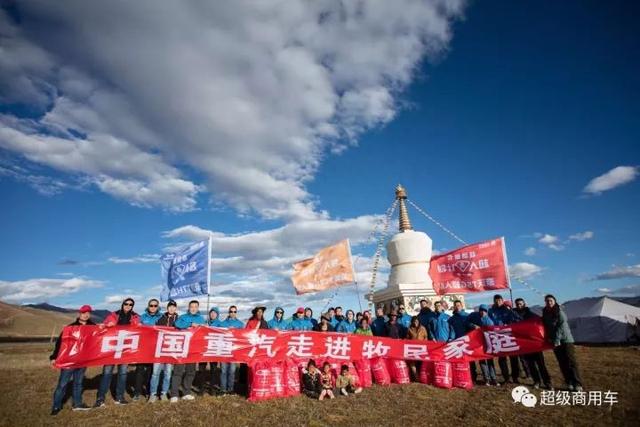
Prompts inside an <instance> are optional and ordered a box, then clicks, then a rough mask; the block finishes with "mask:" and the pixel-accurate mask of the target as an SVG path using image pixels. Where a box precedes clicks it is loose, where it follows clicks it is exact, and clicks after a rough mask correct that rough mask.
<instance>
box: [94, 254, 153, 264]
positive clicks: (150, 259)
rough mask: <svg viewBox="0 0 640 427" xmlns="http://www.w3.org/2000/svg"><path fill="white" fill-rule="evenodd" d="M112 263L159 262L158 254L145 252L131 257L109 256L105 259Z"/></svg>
mask: <svg viewBox="0 0 640 427" xmlns="http://www.w3.org/2000/svg"><path fill="white" fill-rule="evenodd" d="M107 261H109V262H110V263H112V264H145V263H150V262H155V263H159V262H160V255H157V254H145V255H140V256H136V257H131V258H121V257H110V258H108V259H107Z"/></svg>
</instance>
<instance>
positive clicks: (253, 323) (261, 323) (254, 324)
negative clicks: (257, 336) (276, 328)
mask: <svg viewBox="0 0 640 427" xmlns="http://www.w3.org/2000/svg"><path fill="white" fill-rule="evenodd" d="M266 309H267V307H255V308H254V309H253V310H251V318H250V319H249V320H247V324H246V326H245V328H246V329H269V325H267V321H266V320H264V317H263V315H264V312H265V310H266Z"/></svg>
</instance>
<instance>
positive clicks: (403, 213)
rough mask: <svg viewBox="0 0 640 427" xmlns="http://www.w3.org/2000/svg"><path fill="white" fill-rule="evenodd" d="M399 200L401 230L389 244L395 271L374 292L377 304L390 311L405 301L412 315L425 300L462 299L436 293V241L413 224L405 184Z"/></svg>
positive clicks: (397, 194) (390, 257) (388, 255)
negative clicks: (432, 264)
mask: <svg viewBox="0 0 640 427" xmlns="http://www.w3.org/2000/svg"><path fill="white" fill-rule="evenodd" d="M396 199H397V200H398V204H399V218H398V219H399V227H398V228H399V232H398V233H397V234H395V235H394V236H393V237H392V238H391V239H390V240H389V243H387V259H388V260H389V264H391V272H390V274H389V280H388V282H387V287H386V288H385V289H381V290H378V291H375V292H374V293H373V294H372V300H373V303H374V305H375V306H376V307H379V306H380V305H384V307H385V312H388V310H389V309H390V308H391V307H392V306H394V305H398V304H404V306H405V308H406V309H407V312H408V313H409V314H415V313H416V312H417V311H418V310H419V306H420V300H421V299H427V300H431V301H435V300H441V299H444V300H446V301H447V302H449V303H450V302H451V301H452V300H453V299H456V298H458V299H462V298H461V295H447V296H444V297H439V296H437V295H436V293H435V291H434V290H433V283H432V282H431V277H429V261H430V260H431V252H432V246H433V242H432V240H431V238H430V237H429V236H428V235H427V233H423V232H421V231H415V230H413V228H412V227H411V221H410V220H409V213H408V212H407V205H406V199H407V192H406V190H405V189H404V188H403V187H402V186H401V185H398V186H397V187H396ZM449 305H451V304H449Z"/></svg>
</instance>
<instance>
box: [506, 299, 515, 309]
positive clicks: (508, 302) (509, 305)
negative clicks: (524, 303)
mask: <svg viewBox="0 0 640 427" xmlns="http://www.w3.org/2000/svg"><path fill="white" fill-rule="evenodd" d="M504 305H506V306H507V307H509V308H512V307H513V305H511V301H509V300H506V301H505V302H504Z"/></svg>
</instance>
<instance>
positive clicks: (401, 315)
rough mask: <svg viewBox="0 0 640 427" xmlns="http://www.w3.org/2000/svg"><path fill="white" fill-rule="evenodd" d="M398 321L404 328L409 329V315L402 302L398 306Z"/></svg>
mask: <svg viewBox="0 0 640 427" xmlns="http://www.w3.org/2000/svg"><path fill="white" fill-rule="evenodd" d="M398 322H399V323H400V324H401V325H402V327H404V328H405V329H409V326H411V315H410V314H408V313H407V311H406V309H405V308H404V304H400V305H399V306H398Z"/></svg>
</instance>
